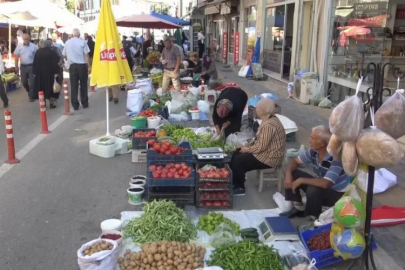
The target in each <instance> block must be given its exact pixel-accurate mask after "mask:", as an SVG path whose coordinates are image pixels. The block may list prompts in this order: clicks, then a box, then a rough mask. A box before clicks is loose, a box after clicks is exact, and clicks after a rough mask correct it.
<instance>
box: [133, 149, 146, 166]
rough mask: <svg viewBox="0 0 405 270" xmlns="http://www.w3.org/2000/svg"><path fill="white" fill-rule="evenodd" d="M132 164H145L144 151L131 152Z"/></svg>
mask: <svg viewBox="0 0 405 270" xmlns="http://www.w3.org/2000/svg"><path fill="white" fill-rule="evenodd" d="M132 162H133V163H146V150H132Z"/></svg>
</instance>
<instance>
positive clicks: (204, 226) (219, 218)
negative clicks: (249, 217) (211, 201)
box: [198, 212, 240, 235]
mask: <svg viewBox="0 0 405 270" xmlns="http://www.w3.org/2000/svg"><path fill="white" fill-rule="evenodd" d="M221 223H225V224H228V225H229V226H230V227H231V228H232V229H233V231H234V233H235V235H239V234H240V232H239V224H238V223H236V222H234V221H232V220H230V219H229V218H226V217H224V215H223V214H222V213H215V212H211V213H209V214H208V215H204V216H201V217H200V219H199V220H198V229H199V230H202V231H206V232H207V233H208V234H212V233H213V232H214V231H215V229H216V228H217V227H218V226H219V225H220V224H221Z"/></svg>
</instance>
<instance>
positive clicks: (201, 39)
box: [197, 29, 205, 59]
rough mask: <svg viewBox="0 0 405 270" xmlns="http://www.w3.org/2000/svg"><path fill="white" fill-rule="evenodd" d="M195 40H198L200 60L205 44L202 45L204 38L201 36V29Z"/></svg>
mask: <svg viewBox="0 0 405 270" xmlns="http://www.w3.org/2000/svg"><path fill="white" fill-rule="evenodd" d="M197 39H198V42H197V44H198V57H199V58H200V59H202V57H203V54H204V50H205V44H204V40H205V36H204V34H203V31H202V29H201V30H200V32H198V33H197Z"/></svg>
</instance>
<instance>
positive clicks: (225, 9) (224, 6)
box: [221, 1, 231, 15]
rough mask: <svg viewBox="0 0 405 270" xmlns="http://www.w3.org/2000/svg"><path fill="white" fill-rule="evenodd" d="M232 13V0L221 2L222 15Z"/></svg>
mask: <svg viewBox="0 0 405 270" xmlns="http://www.w3.org/2000/svg"><path fill="white" fill-rule="evenodd" d="M225 14H231V1H228V2H224V3H221V15H225Z"/></svg>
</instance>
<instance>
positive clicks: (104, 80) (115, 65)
mask: <svg viewBox="0 0 405 270" xmlns="http://www.w3.org/2000/svg"><path fill="white" fill-rule="evenodd" d="M130 82H133V77H132V73H131V71H130V69H129V65H128V62H127V60H126V55H125V52H124V48H123V44H122V42H121V40H120V36H119V34H118V29H117V24H116V22H115V18H114V15H113V13H112V9H111V3H110V1H109V0H103V1H102V5H101V11H100V17H99V23H98V28H97V36H96V44H95V47H94V57H93V65H92V72H91V79H90V85H91V86H96V85H97V88H101V87H112V86H119V85H123V84H127V83H130ZM106 100H107V135H109V134H110V132H109V108H108V103H109V102H108V91H107V89H106Z"/></svg>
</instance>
